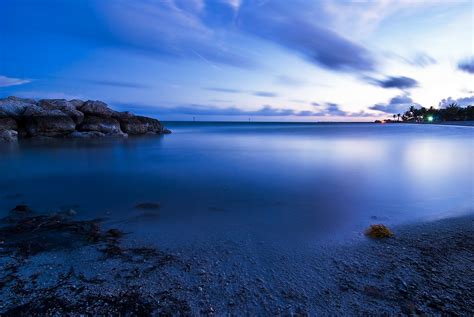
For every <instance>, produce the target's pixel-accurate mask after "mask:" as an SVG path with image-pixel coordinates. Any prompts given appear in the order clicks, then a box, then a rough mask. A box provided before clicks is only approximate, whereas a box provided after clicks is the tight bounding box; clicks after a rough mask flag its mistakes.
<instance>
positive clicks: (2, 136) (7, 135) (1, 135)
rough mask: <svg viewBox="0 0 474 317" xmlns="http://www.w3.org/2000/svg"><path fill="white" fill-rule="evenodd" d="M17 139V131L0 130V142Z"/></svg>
mask: <svg viewBox="0 0 474 317" xmlns="http://www.w3.org/2000/svg"><path fill="white" fill-rule="evenodd" d="M16 141H18V132H16V131H15V130H0V143H3V142H6V143H9V142H16Z"/></svg>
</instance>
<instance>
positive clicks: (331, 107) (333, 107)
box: [325, 103, 347, 116]
mask: <svg viewBox="0 0 474 317" xmlns="http://www.w3.org/2000/svg"><path fill="white" fill-rule="evenodd" d="M325 113H326V114H328V115H332V116H346V115H347V112H345V111H343V110H341V109H340V108H339V105H338V104H335V103H327V104H326V110H325Z"/></svg>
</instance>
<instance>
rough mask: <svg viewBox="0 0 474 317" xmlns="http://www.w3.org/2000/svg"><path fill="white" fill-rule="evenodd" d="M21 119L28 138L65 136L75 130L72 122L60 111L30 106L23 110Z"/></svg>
mask: <svg viewBox="0 0 474 317" xmlns="http://www.w3.org/2000/svg"><path fill="white" fill-rule="evenodd" d="M23 117H24V119H25V130H26V132H27V134H28V135H29V136H45V137H58V136H65V135H67V134H69V133H71V132H73V131H74V130H75V128H76V124H75V123H74V121H73V120H72V119H71V118H70V117H69V116H68V115H66V114H65V113H64V112H62V111H61V110H47V109H44V108H41V107H39V106H30V107H28V108H27V109H26V110H25V112H24V114H23Z"/></svg>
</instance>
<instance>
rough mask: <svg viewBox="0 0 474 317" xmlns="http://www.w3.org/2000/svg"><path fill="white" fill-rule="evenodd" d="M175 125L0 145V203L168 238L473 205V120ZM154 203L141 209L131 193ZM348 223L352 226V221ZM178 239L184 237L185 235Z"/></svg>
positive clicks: (335, 225) (390, 217) (286, 229)
mask: <svg viewBox="0 0 474 317" xmlns="http://www.w3.org/2000/svg"><path fill="white" fill-rule="evenodd" d="M170 128H171V129H172V130H173V132H174V133H173V134H172V135H168V136H164V137H144V138H130V139H125V140H120V139H104V140H79V141H67V142H66V141H61V142H59V141H55V142H52V143H51V142H46V143H44V142H33V141H29V142H22V143H20V144H19V145H16V146H15V145H9V146H3V145H2V146H1V147H0V151H1V156H0V173H1V175H2V176H1V179H0V190H1V191H2V197H3V198H0V208H1V210H2V211H3V212H7V211H8V210H9V209H10V208H11V207H12V206H13V205H15V204H16V203H19V202H26V203H28V204H30V205H31V206H32V207H34V208H35V209H39V210H51V209H56V208H58V207H60V206H70V205H76V204H77V205H79V207H78V209H79V211H80V215H81V216H83V217H90V216H107V217H109V218H111V221H119V222H120V221H123V222H126V223H127V226H129V227H130V230H131V229H133V228H135V229H137V231H140V232H145V233H147V234H152V235H153V234H154V232H160V237H163V235H164V233H166V234H165V236H166V237H167V239H168V240H169V241H170V243H171V242H173V243H177V241H189V239H191V237H192V238H193V239H204V240H205V239H208V238H209V237H211V236H214V235H216V236H219V235H226V234H230V233H232V232H239V233H252V234H257V233H258V234H262V233H265V234H271V233H274V234H275V235H277V234H280V235H281V234H282V233H285V234H286V235H289V236H294V235H297V234H301V233H304V234H306V233H309V234H318V233H322V232H331V231H336V230H341V228H344V227H347V228H346V229H347V230H344V231H345V232H353V231H357V230H359V229H360V228H361V227H364V226H365V225H367V223H369V222H373V221H374V220H373V219H383V221H384V222H388V223H396V222H403V221H412V220H416V219H420V218H430V217H433V215H438V214H441V213H446V212H447V211H448V210H449V212H450V213H455V212H459V211H460V210H463V211H465V210H467V211H469V210H472V206H473V204H472V197H473V188H474V187H473V186H474V184H473V176H474V171H473V165H472V162H473V158H474V155H473V154H474V153H473V151H474V145H473V142H472V140H473V139H472V137H473V131H474V129H457V128H456V127H437V126H419V125H402V126H388V125H387V126H377V125H367V124H324V125H315V124H261V125H260V124H248V123H246V124H222V123H221V124H189V123H188V124H183V123H181V124H171V125H170ZM144 201H151V202H160V203H161V205H162V208H161V209H160V211H159V215H158V216H156V217H155V216H154V217H141V216H140V215H139V214H137V211H136V210H133V206H135V205H136V204H137V203H140V202H144ZM351 230H352V231H351ZM183 243H184V242H183Z"/></svg>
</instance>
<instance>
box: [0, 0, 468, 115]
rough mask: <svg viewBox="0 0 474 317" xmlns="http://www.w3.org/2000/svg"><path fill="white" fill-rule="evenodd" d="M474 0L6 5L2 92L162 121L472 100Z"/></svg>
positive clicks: (37, 1) (33, 0)
mask: <svg viewBox="0 0 474 317" xmlns="http://www.w3.org/2000/svg"><path fill="white" fill-rule="evenodd" d="M473 21H474V0H445V1H439V0H426V1H425V0H380V1H369V0H366V1H364V0H353V1H349V0H345V1H338V0H333V1H329V0H318V1H316V0H314V1H310V0H291V1H288V0H74V1H73V0H1V1H0V97H6V96H10V95H15V96H19V97H30V98H65V99H85V100H88V99H93V100H103V101H105V102H107V103H108V104H109V105H111V106H112V107H113V108H115V109H117V110H130V111H132V112H134V113H137V114H142V115H151V116H155V117H158V118H160V119H162V120H193V118H195V119H196V120H225V121H242V120H245V121H247V120H249V119H250V120H253V121H318V122H319V121H372V120H375V119H378V118H386V117H391V116H392V115H393V114H397V113H403V112H404V111H406V110H407V109H408V107H409V106H411V105H414V106H425V107H430V106H433V107H443V106H446V105H447V104H449V103H452V102H457V103H458V104H460V105H462V106H465V105H468V104H474V22H473Z"/></svg>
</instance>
